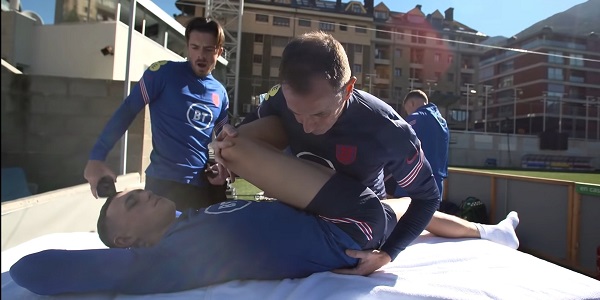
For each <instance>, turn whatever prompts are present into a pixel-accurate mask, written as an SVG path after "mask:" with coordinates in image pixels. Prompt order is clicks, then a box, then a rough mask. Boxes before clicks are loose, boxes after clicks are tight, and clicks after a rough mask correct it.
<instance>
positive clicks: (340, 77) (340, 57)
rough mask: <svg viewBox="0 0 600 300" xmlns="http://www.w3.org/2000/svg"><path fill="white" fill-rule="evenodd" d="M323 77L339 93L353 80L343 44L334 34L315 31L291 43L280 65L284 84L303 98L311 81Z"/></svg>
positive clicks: (308, 89) (284, 52) (280, 74)
mask: <svg viewBox="0 0 600 300" xmlns="http://www.w3.org/2000/svg"><path fill="white" fill-rule="evenodd" d="M315 76H323V77H324V78H325V79H327V80H328V81H329V84H330V85H331V86H332V87H333V88H334V89H335V90H339V89H341V88H342V87H343V86H344V84H346V82H347V81H348V80H350V76H351V71H350V63H349V62H348V56H347V55H346V51H345V50H344V47H342V44H340V42H338V41H337V40H336V39H335V38H334V37H333V36H331V35H330V34H327V33H324V32H322V31H312V32H308V33H305V34H302V35H300V36H299V37H296V38H294V39H293V40H292V41H290V43H289V44H287V46H286V47H285V49H284V50H283V54H282V55H281V63H280V65H279V78H280V80H281V81H282V82H283V83H285V84H287V85H289V86H290V87H291V88H292V90H293V91H294V92H296V93H299V94H306V93H308V92H310V90H311V86H310V81H311V79H313V78H314V77H315Z"/></svg>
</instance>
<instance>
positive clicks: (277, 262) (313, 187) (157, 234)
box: [10, 137, 400, 295]
mask: <svg viewBox="0 0 600 300" xmlns="http://www.w3.org/2000/svg"><path fill="white" fill-rule="evenodd" d="M227 141H229V142H231V143H233V144H234V146H232V147H229V148H227V149H224V150H223V151H222V153H221V155H222V157H223V158H224V159H225V160H226V161H227V162H228V167H229V168H230V169H231V170H232V171H234V172H236V173H237V174H240V175H241V176H243V177H244V178H246V179H247V180H248V181H250V182H251V183H253V184H255V185H256V186H258V187H260V188H262V189H264V190H265V191H267V192H268V193H269V194H270V195H273V196H274V197H277V198H278V199H281V200H280V201H258V202H257V201H241V200H233V201H225V202H221V203H219V204H214V205H212V206H209V207H207V208H205V209H201V210H191V209H190V210H188V211H186V212H184V213H183V214H181V215H180V216H179V217H176V210H175V205H174V203H173V202H172V201H169V199H167V198H164V197H161V196H158V195H156V194H153V193H152V192H151V191H145V190H134V191H128V192H120V193H117V194H116V195H115V196H112V197H109V198H108V199H107V201H106V203H105V204H104V206H103V207H102V209H101V212H100V216H99V218H98V234H99V235H100V238H101V240H102V241H103V242H104V243H105V244H106V245H107V246H109V247H111V248H109V249H93V250H45V251H42V252H38V253H34V254H31V255H28V256H25V257H23V258H22V259H20V260H19V261H18V262H17V263H15V264H14V265H13V266H12V267H11V269H10V275H11V277H12V278H13V280H14V281H15V282H16V283H17V284H19V285H20V286H22V287H24V288H27V289H29V290H30V291H32V292H34V293H37V294H42V295H55V294H62V293H86V292H87V293H89V292H113V293H125V294H150V293H167V292H176V291H182V290H187V289H192V288H197V287H202V286H207V285H211V284H216V283H220V282H224V281H230V280H243V279H264V280H270V279H284V278H300V277H306V276H308V275H310V274H312V273H315V272H323V271H329V270H333V269H337V268H347V267H352V266H355V265H356V264H357V262H358V260H357V259H355V258H352V257H349V256H347V255H345V253H344V251H345V250H346V249H355V250H362V249H373V248H377V247H379V245H381V244H382V243H383V241H384V240H385V237H386V236H387V235H388V234H389V232H390V231H391V229H392V228H393V227H394V225H395V224H396V222H397V219H396V216H395V215H394V214H393V213H391V212H392V208H391V207H389V206H387V204H383V203H382V202H380V201H379V198H378V197H377V196H376V195H375V194H374V193H373V192H372V191H371V190H370V189H369V188H367V187H365V186H364V185H362V184H360V183H359V182H357V181H355V180H353V179H351V178H349V177H345V176H343V175H341V174H338V173H334V172H333V171H332V170H330V169H327V168H323V167H321V166H319V165H316V164H312V163H309V162H306V161H302V160H300V159H297V158H295V157H293V156H290V155H285V154H283V153H281V152H280V151H277V150H276V149H274V148H272V147H269V146H266V145H265V144H264V143H261V142H256V141H252V140H250V139H247V138H242V137H236V138H228V139H227ZM287 182H294V184H285V183H287ZM390 201H391V202H390V205H398V204H400V203H399V202H394V201H398V199H395V200H390ZM284 203H285V204H284ZM384 206H386V210H384V208H383V207H384ZM386 212H387V213H386ZM386 231H387V232H386Z"/></svg>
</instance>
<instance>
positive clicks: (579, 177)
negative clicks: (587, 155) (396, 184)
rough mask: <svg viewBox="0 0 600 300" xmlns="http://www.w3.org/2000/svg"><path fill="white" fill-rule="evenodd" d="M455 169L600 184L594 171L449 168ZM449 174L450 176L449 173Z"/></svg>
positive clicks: (598, 176) (599, 179) (599, 176)
mask: <svg viewBox="0 0 600 300" xmlns="http://www.w3.org/2000/svg"><path fill="white" fill-rule="evenodd" d="M451 169H457V170H471V171H484V172H489V173H497V174H508V175H519V176H529V177H537V178H547V179H559V180H568V181H575V182H582V183H591V184H600V174H596V173H574V172H556V171H530V170H501V169H473V168H451ZM449 176H452V174H450V175H449Z"/></svg>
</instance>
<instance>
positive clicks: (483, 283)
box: [2, 232, 600, 300]
mask: <svg viewBox="0 0 600 300" xmlns="http://www.w3.org/2000/svg"><path fill="white" fill-rule="evenodd" d="M103 247H104V246H103V244H102V243H101V242H100V240H99V239H98V236H97V234H96V233H92V232H82V233H54V234H48V235H45V236H42V237H38V238H35V239H33V240H30V241H28V242H25V243H23V244H20V245H18V246H16V247H13V248H10V249H7V250H5V251H3V252H2V299H47V298H48V297H43V296H38V295H35V294H33V293H31V292H29V291H27V290H26V289H23V288H21V287H20V286H18V285H17V284H15V283H14V282H13V281H12V279H11V278H10V274H9V273H8V270H9V268H10V266H11V265H12V264H13V263H14V262H15V261H17V260H18V259H19V258H20V257H22V256H24V255H26V254H29V253H33V252H37V251H40V250H44V249H89V248H103ZM50 298H52V297H50ZM56 298H58V299H218V300H220V299H257V300H259V299H260V300H264V299H273V300H281V299H299V300H309V299H310V300H312V299H343V300H347V299H544V300H545V299H600V281H598V280H595V279H593V278H591V277H588V276H585V275H582V274H579V273H576V272H573V271H571V270H568V269H565V268H563V267H560V266H558V265H555V264H552V263H549V262H547V261H544V260H541V259H538V258H536V257H534V256H531V255H529V254H526V253H523V252H519V251H517V250H513V249H510V248H508V247H505V246H501V245H498V244H494V243H492V242H489V241H486V240H478V239H446V238H439V237H435V236H432V235H430V234H428V233H426V232H425V233H423V234H422V235H421V236H420V237H419V238H418V239H417V240H416V241H415V242H414V243H413V244H412V245H411V246H410V247H408V248H407V249H406V250H405V251H403V252H402V253H401V254H400V255H399V256H398V258H397V260H396V261H394V262H392V263H390V264H389V265H387V266H385V267H384V268H383V270H381V271H378V272H376V273H374V274H372V275H371V276H369V277H362V276H344V275H338V274H333V273H330V272H325V273H318V274H314V275H312V276H310V277H308V278H304V279H286V280H281V281H232V282H228V283H224V284H219V285H215V286H211V287H205V288H199V289H194V290H189V291H183V292H178V293H172V294H155V295H145V296H131V295H114V294H91V295H64V296H60V297H56Z"/></svg>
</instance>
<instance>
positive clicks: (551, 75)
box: [548, 68, 564, 80]
mask: <svg viewBox="0 0 600 300" xmlns="http://www.w3.org/2000/svg"><path fill="white" fill-rule="evenodd" d="M548 79H553V80H564V76H563V69H561V68H548Z"/></svg>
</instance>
